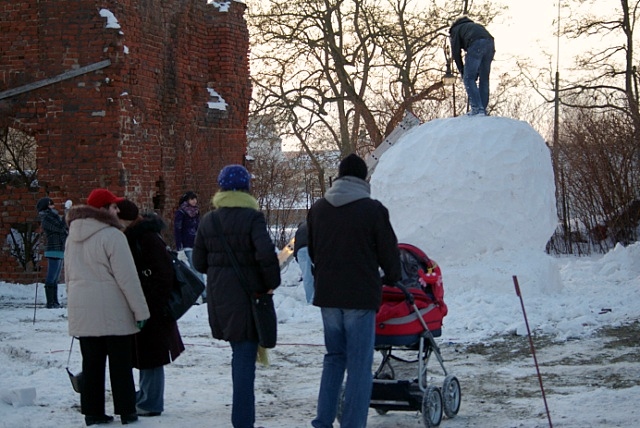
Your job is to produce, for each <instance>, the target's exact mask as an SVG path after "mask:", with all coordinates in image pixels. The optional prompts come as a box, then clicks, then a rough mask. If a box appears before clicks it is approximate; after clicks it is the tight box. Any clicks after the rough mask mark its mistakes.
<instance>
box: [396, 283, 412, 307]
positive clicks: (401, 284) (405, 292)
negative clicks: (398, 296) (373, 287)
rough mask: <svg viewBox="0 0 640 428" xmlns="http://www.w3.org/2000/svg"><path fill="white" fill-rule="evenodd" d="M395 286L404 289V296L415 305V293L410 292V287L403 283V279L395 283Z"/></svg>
mask: <svg viewBox="0 0 640 428" xmlns="http://www.w3.org/2000/svg"><path fill="white" fill-rule="evenodd" d="M394 285H395V287H397V288H399V289H400V290H402V292H403V293H404V298H405V300H406V301H407V302H408V303H409V304H410V305H413V304H414V303H415V300H414V298H413V294H411V292H409V290H408V288H407V286H406V285H404V284H403V283H402V281H398V282H396V283H395V284H394Z"/></svg>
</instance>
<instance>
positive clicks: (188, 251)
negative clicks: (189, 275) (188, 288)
mask: <svg viewBox="0 0 640 428" xmlns="http://www.w3.org/2000/svg"><path fill="white" fill-rule="evenodd" d="M184 255H185V256H187V260H188V261H189V267H190V268H191V270H193V271H194V272H195V273H196V275H198V277H199V278H200V279H201V280H202V282H204V275H203V274H201V273H200V272H198V271H197V270H195V269H194V268H193V248H185V249H184ZM206 284H207V283H206V282H205V285H206ZM202 298H203V299H205V300H206V299H207V287H204V291H203V292H202Z"/></svg>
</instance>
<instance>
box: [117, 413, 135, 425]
mask: <svg viewBox="0 0 640 428" xmlns="http://www.w3.org/2000/svg"><path fill="white" fill-rule="evenodd" d="M120 420H121V421H122V425H127V424H130V423H132V422H135V421H137V420H138V414H137V413H129V414H128V415H120Z"/></svg>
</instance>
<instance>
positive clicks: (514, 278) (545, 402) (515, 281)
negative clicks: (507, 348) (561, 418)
mask: <svg viewBox="0 0 640 428" xmlns="http://www.w3.org/2000/svg"><path fill="white" fill-rule="evenodd" d="M513 285H514V286H515V287H516V294H517V295H518V297H519V298H520V306H522V314H523V315H524V323H525V324H526V326H527V335H528V336H529V346H530V347H531V355H533V362H534V363H535V365H536V372H538V381H539V382H540V390H541V391H542V400H544V408H545V409H546V410H547V419H548V420H549V428H553V424H552V423H551V414H550V413H549V406H547V397H546V396H545V394H544V386H542V376H541V375H540V367H538V359H537V358H536V350H535V348H534V347H533V339H532V338H531V330H529V320H527V311H525V310H524V301H523V300H522V294H521V293H520V285H518V277H517V276H515V275H513Z"/></svg>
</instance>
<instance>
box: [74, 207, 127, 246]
mask: <svg viewBox="0 0 640 428" xmlns="http://www.w3.org/2000/svg"><path fill="white" fill-rule="evenodd" d="M66 220H67V224H68V225H69V238H68V239H70V240H72V241H85V240H86V239H88V238H89V237H91V236H93V235H94V234H95V233H96V232H99V231H100V230H102V229H104V228H106V227H115V228H117V229H118V230H121V229H122V224H120V221H119V220H118V218H117V217H116V216H114V215H112V214H111V213H109V212H108V211H105V210H103V209H99V208H94V207H92V206H89V205H79V206H77V207H73V208H71V209H70V210H69V212H68V213H67V218H66ZM74 222H75V223H74ZM72 224H73V227H72Z"/></svg>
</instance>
